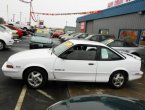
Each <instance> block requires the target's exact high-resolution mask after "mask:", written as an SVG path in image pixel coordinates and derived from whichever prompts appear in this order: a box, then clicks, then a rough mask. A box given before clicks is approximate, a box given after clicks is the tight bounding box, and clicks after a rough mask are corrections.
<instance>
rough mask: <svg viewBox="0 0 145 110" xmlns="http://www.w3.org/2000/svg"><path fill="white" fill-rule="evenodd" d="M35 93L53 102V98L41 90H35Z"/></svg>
mask: <svg viewBox="0 0 145 110" xmlns="http://www.w3.org/2000/svg"><path fill="white" fill-rule="evenodd" d="M37 92H39V93H40V94H42V95H44V96H45V97H47V98H49V99H51V100H54V98H53V97H52V96H51V95H48V94H47V93H46V92H44V91H42V90H39V89H38V90H37Z"/></svg>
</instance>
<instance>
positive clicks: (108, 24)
mask: <svg viewBox="0 0 145 110" xmlns="http://www.w3.org/2000/svg"><path fill="white" fill-rule="evenodd" d="M76 22H77V26H76V31H77V32H86V33H90V34H114V35H115V37H116V38H123V39H128V40H129V41H132V42H135V43H138V44H141V45H145V0H135V1H132V2H129V3H126V4H122V5H119V6H115V7H112V8H108V9H105V10H102V11H101V12H100V13H98V14H90V15H86V16H82V17H79V18H77V21H76Z"/></svg>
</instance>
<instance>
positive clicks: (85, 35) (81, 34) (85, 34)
mask: <svg viewBox="0 0 145 110" xmlns="http://www.w3.org/2000/svg"><path fill="white" fill-rule="evenodd" d="M88 36H89V34H87V33H78V34H77V35H76V36H74V37H73V38H70V39H85V38H86V37H88ZM68 40H69V39H68Z"/></svg>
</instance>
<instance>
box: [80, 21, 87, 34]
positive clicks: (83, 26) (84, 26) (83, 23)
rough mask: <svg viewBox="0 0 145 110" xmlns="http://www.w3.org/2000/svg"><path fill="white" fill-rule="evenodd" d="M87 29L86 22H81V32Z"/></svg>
mask: <svg viewBox="0 0 145 110" xmlns="http://www.w3.org/2000/svg"><path fill="white" fill-rule="evenodd" d="M85 29H86V22H81V23H80V32H85Z"/></svg>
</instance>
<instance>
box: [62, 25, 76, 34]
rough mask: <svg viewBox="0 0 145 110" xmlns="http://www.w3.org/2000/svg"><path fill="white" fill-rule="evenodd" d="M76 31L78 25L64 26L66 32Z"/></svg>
mask: <svg viewBox="0 0 145 110" xmlns="http://www.w3.org/2000/svg"><path fill="white" fill-rule="evenodd" d="M75 31H76V27H72V26H65V27H64V32H65V33H67V32H75Z"/></svg>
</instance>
